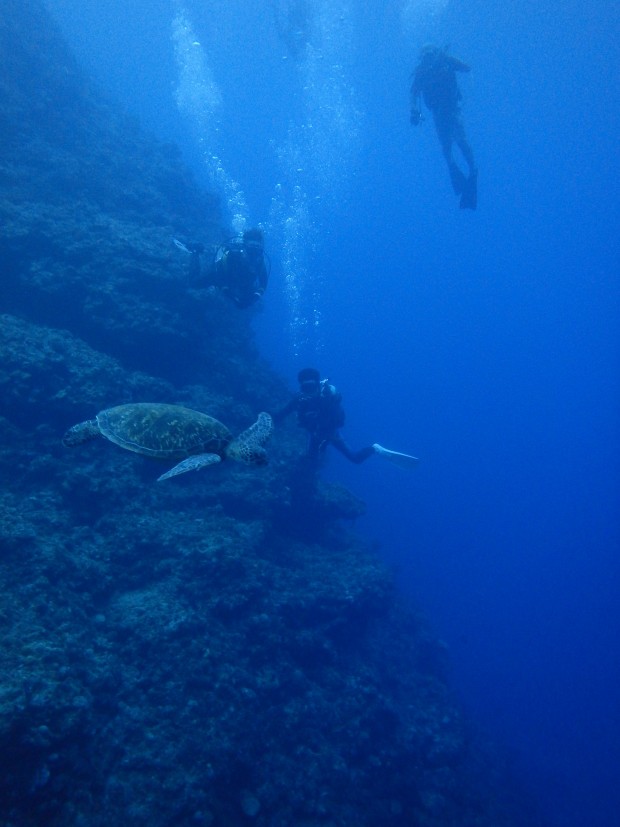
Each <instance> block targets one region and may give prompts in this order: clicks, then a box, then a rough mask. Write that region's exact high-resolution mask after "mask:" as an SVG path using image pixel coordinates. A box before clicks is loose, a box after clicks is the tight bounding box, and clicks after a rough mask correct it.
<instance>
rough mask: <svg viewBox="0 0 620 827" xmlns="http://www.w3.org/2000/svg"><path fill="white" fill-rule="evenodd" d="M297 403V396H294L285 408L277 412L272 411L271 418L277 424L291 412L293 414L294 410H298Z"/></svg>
mask: <svg viewBox="0 0 620 827" xmlns="http://www.w3.org/2000/svg"><path fill="white" fill-rule="evenodd" d="M297 404H298V399H297V396H294V397H293V398H292V399H291V400H290V402H288V403H287V404H286V405H285V406H284V407H283V408H281V409H280V410H279V411H276V412H275V413H272V414H271V418H272V419H273V421H274V422H275V423H276V424H277V423H280V422H282V421H283V420H285V419H286V417H287V416H288V415H289V414H292V413H293V411H295V410H297Z"/></svg>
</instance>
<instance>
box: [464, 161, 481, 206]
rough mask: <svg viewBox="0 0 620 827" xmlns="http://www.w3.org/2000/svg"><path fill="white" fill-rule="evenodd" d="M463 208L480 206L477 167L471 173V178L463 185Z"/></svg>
mask: <svg viewBox="0 0 620 827" xmlns="http://www.w3.org/2000/svg"><path fill="white" fill-rule="evenodd" d="M460 206H461V209H462V210H475V209H476V207H477V206H478V170H477V169H475V170H473V172H471V173H470V174H469V178H468V179H467V180H466V181H465V186H464V187H463V194H462V195H461V203H460Z"/></svg>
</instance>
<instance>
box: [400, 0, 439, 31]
mask: <svg viewBox="0 0 620 827" xmlns="http://www.w3.org/2000/svg"><path fill="white" fill-rule="evenodd" d="M447 6H448V0H404V2H403V6H402V11H401V19H402V21H403V28H404V29H405V31H410V30H411V29H415V28H417V27H418V26H420V25H421V24H427V23H428V22H429V20H432V19H433V18H434V17H436V16H437V15H439V14H441V12H443V11H444V10H445V9H446V8H447Z"/></svg>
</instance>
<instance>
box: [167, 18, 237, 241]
mask: <svg viewBox="0 0 620 827" xmlns="http://www.w3.org/2000/svg"><path fill="white" fill-rule="evenodd" d="M172 40H173V43H174V54H175V59H176V64H177V70H178V84H177V89H176V94H175V98H176V103H177V106H178V108H179V111H180V112H181V113H182V114H183V115H184V116H185V117H186V118H187V119H188V121H189V123H190V125H191V127H192V129H193V130H194V132H195V133H196V136H197V142H198V145H199V147H200V151H201V154H202V159H203V161H204V163H205V166H206V169H207V174H208V176H209V180H210V182H211V185H212V186H213V188H214V189H215V190H216V191H217V192H219V193H221V194H222V196H223V199H224V201H225V203H226V205H227V206H228V209H229V211H230V214H231V225H232V228H233V230H234V231H235V233H240V232H242V231H243V230H244V229H245V226H246V224H247V215H248V209H247V205H246V203H245V197H244V194H243V191H242V189H241V187H240V185H239V184H238V183H237V182H236V181H234V180H233V179H232V178H231V177H230V175H229V174H228V173H227V172H226V170H225V168H224V165H223V163H222V160H221V159H220V157H219V155H218V154H217V152H216V151H215V150H216V145H217V130H218V125H219V112H220V111H221V109H222V93H221V91H220V89H219V87H218V85H217V83H216V82H215V78H214V77H213V72H212V71H211V68H210V66H209V64H208V61H207V57H206V55H205V50H204V49H203V47H202V46H201V44H200V42H199V41H198V39H197V37H196V35H195V33H194V30H193V27H192V25H191V23H190V21H189V18H188V15H187V12H186V11H185V9H183V8H182V7H181V6H180V5H179V4H177V14H176V15H175V17H174V19H173V21H172Z"/></svg>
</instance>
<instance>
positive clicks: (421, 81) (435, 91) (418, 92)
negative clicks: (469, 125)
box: [410, 45, 478, 210]
mask: <svg viewBox="0 0 620 827" xmlns="http://www.w3.org/2000/svg"><path fill="white" fill-rule="evenodd" d="M469 71H470V67H469V66H468V65H467V64H466V63H463V61H461V60H459V59H458V58H456V57H453V56H452V55H449V54H448V53H447V52H446V51H445V49H440V48H439V47H438V46H433V45H427V46H424V47H423V48H422V50H421V51H420V58H419V61H418V65H417V66H416V68H415V70H414V72H413V83H412V84H411V92H410V96H411V97H410V99H411V117H410V121H411V123H412V124H413V125H414V126H417V125H418V124H419V123H420V122H421V121H422V120H423V118H422V99H423V100H424V103H425V104H426V106H427V108H428V109H430V111H431V113H432V115H433V121H434V122H435V130H436V132H437V137H438V138H439V143H440V144H441V149H442V152H443V155H444V158H445V159H446V163H447V165H448V171H449V173H450V180H451V182H452V188H453V189H454V192H455V193H456V194H457V195H460V196H461V201H460V206H461V209H470V210H475V209H476V206H477V203H478V170H477V169H476V164H475V162H474V154H473V152H472V149H471V147H470V145H469V142H468V140H467V138H466V136H465V127H464V125H463V116H462V113H461V92H460V89H459V86H458V83H457V79H456V73H457V72H469ZM453 144H456V145H457V146H458V148H459V149H460V151H461V154H462V156H463V158H464V160H465V162H466V163H467V167H468V175H467V176H465V174H464V172H463V171H462V170H461V169H460V167H459V166H458V165H457V163H456V161H455V160H454V157H453V154H452V147H453Z"/></svg>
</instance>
